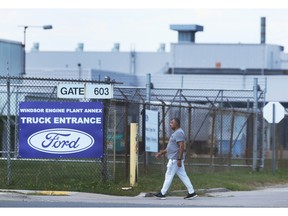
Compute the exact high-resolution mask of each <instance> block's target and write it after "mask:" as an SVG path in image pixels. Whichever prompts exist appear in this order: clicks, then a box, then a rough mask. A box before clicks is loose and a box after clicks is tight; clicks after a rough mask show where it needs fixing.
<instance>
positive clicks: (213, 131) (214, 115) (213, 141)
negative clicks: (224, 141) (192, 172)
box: [210, 110, 216, 166]
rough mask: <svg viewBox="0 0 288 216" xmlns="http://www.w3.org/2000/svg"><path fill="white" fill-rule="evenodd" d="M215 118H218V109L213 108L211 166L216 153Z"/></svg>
mask: <svg viewBox="0 0 288 216" xmlns="http://www.w3.org/2000/svg"><path fill="white" fill-rule="evenodd" d="M215 119H216V111H215V110H213V119H212V132H211V143H210V166H212V164H213V153H214V145H215V139H214V133H215Z"/></svg>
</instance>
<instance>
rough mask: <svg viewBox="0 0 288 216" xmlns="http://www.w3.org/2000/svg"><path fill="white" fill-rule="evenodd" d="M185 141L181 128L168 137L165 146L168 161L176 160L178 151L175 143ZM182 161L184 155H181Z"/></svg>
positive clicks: (177, 145)
mask: <svg viewBox="0 0 288 216" xmlns="http://www.w3.org/2000/svg"><path fill="white" fill-rule="evenodd" d="M180 141H183V142H184V141H185V135H184V131H183V130H182V128H178V129H177V130H176V131H174V133H173V134H172V135H171V136H170V139H169V143H168V145H167V148H166V149H167V158H168V159H175V160H177V159H178V151H179V148H180V146H179V144H177V142H180ZM182 159H184V154H183V155H182Z"/></svg>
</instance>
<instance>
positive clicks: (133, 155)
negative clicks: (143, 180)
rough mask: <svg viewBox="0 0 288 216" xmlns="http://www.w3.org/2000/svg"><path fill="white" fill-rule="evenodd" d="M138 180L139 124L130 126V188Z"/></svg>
mask: <svg viewBox="0 0 288 216" xmlns="http://www.w3.org/2000/svg"><path fill="white" fill-rule="evenodd" d="M137 180H138V123H131V125H130V186H135V185H136V183H137Z"/></svg>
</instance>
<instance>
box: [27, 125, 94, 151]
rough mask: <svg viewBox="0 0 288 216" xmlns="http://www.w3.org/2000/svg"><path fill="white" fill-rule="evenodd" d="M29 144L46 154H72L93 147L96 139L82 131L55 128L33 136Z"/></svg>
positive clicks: (29, 139)
mask: <svg viewBox="0 0 288 216" xmlns="http://www.w3.org/2000/svg"><path fill="white" fill-rule="evenodd" d="M28 144H29V145H30V146H31V147H32V148H34V149H36V150H38V151H41V152H45V153H51V154H71V153H76V152H81V151H84V150H86V149H89V148H90V147H92V146H93V144H94V138H93V137H92V136H91V135H89V134H87V133H85V132H83V131H80V130H74V129H68V128H53V129H47V130H42V131H38V132H36V133H34V134H32V135H31V136H30V137H29V138H28Z"/></svg>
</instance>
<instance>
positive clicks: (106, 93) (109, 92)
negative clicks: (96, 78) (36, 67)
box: [57, 83, 113, 99]
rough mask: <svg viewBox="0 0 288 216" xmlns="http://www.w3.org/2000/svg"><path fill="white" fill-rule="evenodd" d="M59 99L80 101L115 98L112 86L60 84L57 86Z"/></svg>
mask: <svg viewBox="0 0 288 216" xmlns="http://www.w3.org/2000/svg"><path fill="white" fill-rule="evenodd" d="M57 97H58V98H74V99H76V98H78V99H85V98H91V99H111V98H113V85H112V84H91V83H87V84H86V83H82V84H59V85H58V86H57Z"/></svg>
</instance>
